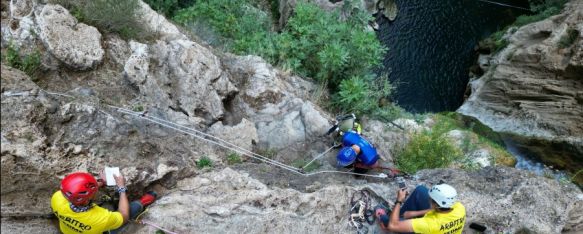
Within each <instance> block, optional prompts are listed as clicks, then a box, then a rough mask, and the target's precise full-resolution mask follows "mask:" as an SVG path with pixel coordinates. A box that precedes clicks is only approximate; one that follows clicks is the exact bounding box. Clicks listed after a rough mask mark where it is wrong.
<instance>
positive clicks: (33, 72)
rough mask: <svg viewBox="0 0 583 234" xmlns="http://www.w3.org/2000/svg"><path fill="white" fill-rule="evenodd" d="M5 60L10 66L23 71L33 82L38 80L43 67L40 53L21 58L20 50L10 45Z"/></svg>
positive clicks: (36, 52) (35, 52)
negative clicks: (41, 66) (37, 77)
mask: <svg viewBox="0 0 583 234" xmlns="http://www.w3.org/2000/svg"><path fill="white" fill-rule="evenodd" d="M3 58H4V60H5V61H6V63H7V64H8V65H9V66H11V67H13V68H16V69H18V70H21V71H23V72H24V73H26V74H27V75H28V76H30V77H31V78H32V79H33V80H34V79H36V76H37V75H38V71H39V70H40V65H41V61H40V59H41V57H40V53H39V52H38V51H34V52H33V53H30V54H27V55H24V56H20V51H19V49H18V48H16V46H15V45H14V44H12V43H10V45H9V46H8V48H7V49H6V54H5V55H4V56H3Z"/></svg>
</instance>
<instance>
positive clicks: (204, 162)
mask: <svg viewBox="0 0 583 234" xmlns="http://www.w3.org/2000/svg"><path fill="white" fill-rule="evenodd" d="M196 167H198V169H203V168H205V167H213V161H211V159H210V158H208V157H207V156H202V157H201V158H200V159H199V160H198V161H196Z"/></svg>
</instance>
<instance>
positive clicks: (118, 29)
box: [51, 0, 150, 40]
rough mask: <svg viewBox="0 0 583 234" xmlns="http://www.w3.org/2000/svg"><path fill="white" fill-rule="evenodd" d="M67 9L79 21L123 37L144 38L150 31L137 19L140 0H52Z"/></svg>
mask: <svg viewBox="0 0 583 234" xmlns="http://www.w3.org/2000/svg"><path fill="white" fill-rule="evenodd" d="M51 2H52V3H56V4H60V5H62V6H63V7H65V8H67V9H69V12H70V13H71V15H73V16H75V18H77V20H79V21H80V22H84V23H86V24H89V25H93V26H95V27H97V28H98V29H99V30H100V31H101V32H103V33H117V34H119V35H120V36H121V37H122V38H123V39H126V40H128V39H145V38H148V37H150V33H149V32H147V30H146V29H145V28H144V26H143V25H144V23H143V22H140V21H139V19H138V15H137V14H138V12H137V10H138V8H139V7H140V0H52V1H51Z"/></svg>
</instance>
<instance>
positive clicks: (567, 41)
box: [559, 28, 579, 48]
mask: <svg viewBox="0 0 583 234" xmlns="http://www.w3.org/2000/svg"><path fill="white" fill-rule="evenodd" d="M578 36H579V32H578V31H577V30H575V29H573V28H569V29H567V33H566V34H565V35H563V36H562V37H561V39H560V40H559V48H567V47H569V46H571V45H572V44H573V42H575V40H577V37H578Z"/></svg>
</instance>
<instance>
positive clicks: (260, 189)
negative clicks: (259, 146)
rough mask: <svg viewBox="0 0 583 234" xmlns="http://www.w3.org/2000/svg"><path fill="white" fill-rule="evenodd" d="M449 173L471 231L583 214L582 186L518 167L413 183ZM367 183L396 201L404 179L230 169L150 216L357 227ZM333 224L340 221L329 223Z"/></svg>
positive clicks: (551, 222)
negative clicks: (304, 185)
mask: <svg viewBox="0 0 583 234" xmlns="http://www.w3.org/2000/svg"><path fill="white" fill-rule="evenodd" d="M442 179H443V180H446V182H447V183H449V184H451V185H453V186H454V187H455V188H456V189H457V191H458V194H459V195H458V198H459V200H460V201H461V202H462V203H463V204H464V206H465V207H466V211H467V220H466V226H465V229H466V231H469V224H470V223H471V222H479V223H482V224H485V225H486V226H487V227H488V230H497V231H499V232H504V233H507V232H509V233H514V232H516V231H518V230H521V229H522V230H524V228H526V229H527V230H529V231H531V232H534V233H559V232H561V231H562V230H563V228H564V227H565V225H566V224H567V223H572V222H575V221H576V220H577V219H579V218H580V217H581V210H580V208H577V206H578V205H577V204H579V202H581V199H582V198H581V197H582V196H583V194H582V193H581V191H580V190H578V188H576V186H574V185H572V184H571V185H562V184H559V183H558V182H556V181H553V180H549V179H545V178H541V177H536V176H533V175H532V174H530V173H529V172H524V171H520V170H516V169H513V168H504V167H502V168H490V167H488V168H484V169H481V170H478V171H476V172H465V171H462V170H425V171H422V172H421V173H420V175H419V179H418V180H414V181H407V182H406V183H407V184H408V185H409V188H411V189H412V188H414V187H415V184H424V185H426V186H431V184H432V183H437V182H438V181H439V180H442ZM362 188H366V189H368V190H370V191H372V194H373V195H374V196H373V197H374V198H375V199H373V201H374V202H379V201H380V199H379V200H377V199H376V198H383V199H386V200H388V201H393V200H394V199H395V194H394V191H395V190H396V189H397V185H396V183H393V182H391V183H384V182H382V183H376V182H373V183H368V184H367V185H364V186H354V185H353V186H347V185H326V186H324V187H323V188H320V189H317V190H315V191H314V192H310V193H304V192H300V191H297V190H293V189H284V188H270V187H268V186H265V184H263V183H261V182H260V181H257V180H255V179H253V178H251V177H249V175H247V174H244V173H241V172H237V171H234V170H232V169H230V168H226V169H223V170H221V171H217V172H210V173H206V174H203V175H200V176H199V177H196V178H191V179H185V180H182V181H180V182H178V188H177V189H176V190H174V191H171V192H170V193H169V194H167V195H165V196H163V197H162V198H161V199H160V200H158V201H156V203H155V204H154V205H153V206H152V207H151V208H150V212H148V213H147V214H146V215H145V217H144V219H146V220H149V221H151V222H154V223H163V224H165V225H166V226H165V227H166V228H168V229H170V230H173V231H175V232H189V230H192V229H196V230H204V232H205V233H236V232H240V231H241V230H245V232H249V233H262V232H277V233H298V232H309V233H312V232H313V233H352V232H354V229H352V228H349V227H348V226H347V224H346V222H345V221H346V220H345V219H346V218H347V217H346V214H347V212H348V210H349V209H350V207H349V204H348V203H349V202H348V200H349V199H350V196H351V195H352V193H353V192H354V191H356V190H358V189H362ZM377 196H378V197H377ZM549 197H552V198H553V199H549ZM186 204H188V205H186ZM535 207H536V208H535ZM257 223H262V224H265V223H269V225H268V226H266V225H256V224H257ZM330 223H334V224H337V225H326V224H330ZM569 227H571V226H569ZM576 230H578V231H581V230H579V229H576ZM136 232H137V233H146V232H148V228H145V227H138V228H137V231H136Z"/></svg>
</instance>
